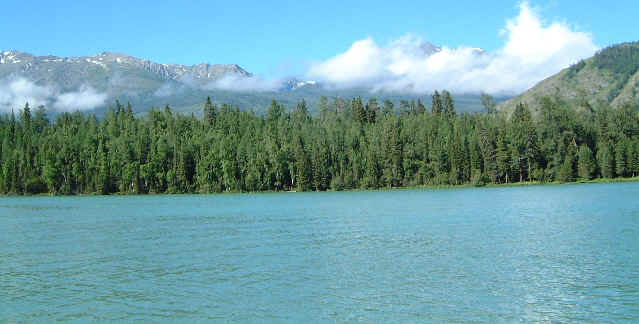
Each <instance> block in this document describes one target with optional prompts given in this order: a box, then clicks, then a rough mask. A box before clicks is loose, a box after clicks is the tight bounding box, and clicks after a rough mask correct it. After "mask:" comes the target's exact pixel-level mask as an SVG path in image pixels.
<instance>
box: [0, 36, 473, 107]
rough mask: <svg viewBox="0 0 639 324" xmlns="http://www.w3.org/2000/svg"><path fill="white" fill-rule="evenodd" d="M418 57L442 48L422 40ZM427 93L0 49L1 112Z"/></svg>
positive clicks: (466, 100)
mask: <svg viewBox="0 0 639 324" xmlns="http://www.w3.org/2000/svg"><path fill="white" fill-rule="evenodd" d="M421 50H422V51H423V55H432V54H434V53H438V52H439V51H441V48H440V47H438V46H435V45H433V44H430V43H423V44H422V46H421ZM429 95H430V94H429V93H427V92H421V93H414V92H410V91H387V90H384V89H382V90H378V91H372V89H371V88H370V87H366V86H353V87H335V86H332V85H330V84H325V83H320V82H316V81H313V80H301V79H298V78H264V77H261V76H255V75H253V74H252V73H250V72H248V71H246V70H244V69H243V68H242V67H240V66H239V65H237V64H207V63H202V64H197V65H191V66H187V65H178V64H161V63H156V62H152V61H149V60H145V59H140V58H136V57H132V56H129V55H126V54H120V53H108V52H105V53H101V54H98V55H95V56H83V57H58V56H52V55H48V56H35V55H32V54H29V53H24V52H20V51H16V50H11V51H0V110H3V111H8V110H10V109H20V108H22V107H23V106H24V104H25V103H26V102H28V103H29V104H30V105H31V106H40V105H43V106H45V107H47V109H49V110H52V111H54V112H59V111H76V110H80V111H91V112H94V113H97V114H98V115H99V114H101V113H102V112H104V111H105V109H106V108H107V107H108V106H109V105H112V104H113V103H114V102H115V100H119V101H120V102H123V103H125V102H130V103H131V104H132V106H133V108H134V111H135V112H137V113H141V112H145V111H147V110H148V109H149V108H151V107H163V106H164V105H167V104H168V105H170V106H171V107H172V108H173V109H174V110H176V111H180V112H185V113H191V112H192V113H196V114H199V113H200V112H201V107H202V104H203V102H204V98H206V97H207V96H210V97H211V98H212V99H213V100H214V101H215V102H218V103H228V104H232V105H237V106H240V107H241V108H243V109H254V110H258V111H259V110H261V109H263V108H265V107H267V106H268V105H269V104H270V102H271V101H272V100H277V101H279V102H281V103H283V104H285V105H287V106H293V105H295V104H296V103H297V102H298V101H300V100H302V99H304V100H307V101H308V102H309V103H310V105H311V107H313V106H315V104H316V103H317V102H318V101H319V99H320V97H322V96H326V97H329V98H331V97H342V98H351V97H358V96H361V97H363V98H364V99H368V98H371V97H377V98H384V99H389V100H394V101H399V100H413V99H417V98H423V99H425V101H426V102H429V98H428V97H429ZM456 99H457V101H458V106H459V109H460V111H479V110H481V109H482V107H481V105H480V102H479V96H478V95H459V96H456Z"/></svg>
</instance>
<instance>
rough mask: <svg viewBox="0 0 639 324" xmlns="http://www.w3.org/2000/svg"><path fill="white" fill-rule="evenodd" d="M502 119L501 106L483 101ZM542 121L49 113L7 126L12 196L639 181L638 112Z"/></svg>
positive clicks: (552, 105) (345, 107)
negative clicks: (497, 109)
mask: <svg viewBox="0 0 639 324" xmlns="http://www.w3.org/2000/svg"><path fill="white" fill-rule="evenodd" d="M485 102H486V103H488V104H489V105H491V107H489V108H492V107H494V101H491V100H490V98H485ZM541 103H542V105H541V108H540V110H539V113H538V114H536V115H534V116H533V114H531V112H530V110H529V109H528V107H527V106H525V105H518V106H517V107H516V109H515V110H514V111H513V112H512V113H511V114H501V113H496V112H494V110H493V109H490V111H491V112H490V113H474V114H469V113H462V114H458V113H457V111H456V108H455V103H454V100H453V98H452V97H451V95H450V93H448V92H446V91H444V92H442V93H437V92H436V93H435V95H433V98H432V102H431V103H428V105H427V104H425V103H423V102H422V101H412V102H409V101H402V102H400V104H399V105H398V106H395V105H394V104H393V103H392V102H391V101H387V100H380V101H378V100H376V99H370V100H367V101H364V100H362V99H361V98H354V99H352V100H343V99H339V98H334V99H327V98H322V100H320V102H319V104H318V107H317V111H319V112H318V113H317V114H315V115H311V114H310V113H309V110H310V109H309V107H308V105H307V104H306V102H305V101H300V102H299V103H298V104H297V105H296V106H295V107H292V108H288V107H285V106H283V105H281V104H279V103H277V102H275V101H273V102H272V104H271V105H270V107H269V108H268V111H267V112H266V113H265V114H257V113H254V112H249V111H241V110H240V109H239V108H237V107H232V106H229V105H222V106H220V107H218V106H217V105H215V104H213V103H211V101H210V99H207V101H206V104H205V105H204V111H203V118H201V119H198V118H195V117H194V116H186V115H182V114H176V113H174V112H172V110H171V108H170V107H168V106H167V107H165V108H164V109H152V110H151V111H150V113H149V114H148V115H146V116H143V117H135V116H134V115H133V112H132V109H131V106H130V105H127V106H124V105H121V104H120V103H117V102H116V104H115V107H113V108H112V109H110V110H109V111H108V112H107V114H106V116H105V118H104V119H103V120H98V119H97V118H96V117H95V116H92V115H87V114H83V113H62V114H59V115H57V116H56V118H55V120H49V119H48V117H47V113H46V110H45V109H44V108H43V107H39V108H37V109H35V110H32V109H31V108H30V107H29V106H28V105H27V106H25V107H24V109H22V110H20V111H16V112H14V113H9V114H4V115H2V116H0V143H1V146H0V165H1V170H0V192H1V193H4V194H28V193H52V194H85V193H99V194H111V193H122V194H133V193H209V192H225V191H262V190H298V191H306V190H343V189H356V188H395V187H404V186H416V185H444V184H450V185H461V184H474V185H483V184H486V183H511V182H521V181H529V180H534V181H540V182H544V181H561V182H570V181H576V180H579V179H593V178H598V177H603V178H614V177H630V176H635V175H637V173H639V119H638V115H637V112H636V110H635V109H634V108H632V107H631V106H629V105H625V106H622V107H619V108H616V109H612V108H610V107H609V106H608V105H600V106H595V107H592V109H591V110H589V111H587V112H585V113H583V112H579V113H578V112H577V111H576V110H575V109H572V107H571V106H570V105H568V104H566V103H565V102H562V101H561V100H559V99H557V98H552V97H546V98H543V99H542V100H541Z"/></svg>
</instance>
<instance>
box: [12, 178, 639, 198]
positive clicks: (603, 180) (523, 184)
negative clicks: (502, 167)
mask: <svg viewBox="0 0 639 324" xmlns="http://www.w3.org/2000/svg"><path fill="white" fill-rule="evenodd" d="M627 182H639V176H636V177H631V178H614V179H606V178H597V179H593V180H580V181H575V182H559V181H552V182H541V181H524V182H512V183H489V184H485V185H480V186H477V185H473V184H469V183H468V184H461V185H415V186H404V187H393V188H375V189H362V188H359V189H345V190H326V191H313V190H311V191H295V190H291V191H275V190H262V191H226V192H211V193H200V192H188V193H146V194H136V193H124V194H123V193H114V194H110V195H100V194H91V193H81V194H70V195H53V194H50V193H42V194H24V195H18V194H3V195H0V198H14V197H25V198H26V197H134V196H183V195H202V196H204V195H226V194H274V193H278V194H291V193H321V192H325V193H334V192H366V191H401V190H419V189H422V190H450V189H471V188H508V187H528V186H562V185H579V184H608V183H627Z"/></svg>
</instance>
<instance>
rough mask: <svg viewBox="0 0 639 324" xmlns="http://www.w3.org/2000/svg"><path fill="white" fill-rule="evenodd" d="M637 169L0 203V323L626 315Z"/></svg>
mask: <svg viewBox="0 0 639 324" xmlns="http://www.w3.org/2000/svg"><path fill="white" fill-rule="evenodd" d="M636 197H639V184H634V183H629V184H602V185H567V186H537V187H516V188H515V187H513V188H483V189H456V190H439V191H433V190H401V191H390V192H384V191H379V192H347V193H297V194H238V195H201V196H138V197H117V196H114V197H55V198H49V197H32V198H25V197H16V198H1V201H0V233H3V234H2V235H0V260H1V261H0V322H24V321H43V322H51V321H57V320H60V321H79V322H86V321H135V320H141V321H152V322H163V321H167V322H169V321H180V322H193V321H214V320H220V321H230V322H298V323H299V322H301V323H305V322H367V323H369V322H423V321H435V322H451V321H464V322H465V321H474V322H488V323H492V322H511V321H523V322H551V321H552V322H555V321H556V322H584V321H592V322H602V321H611V322H624V321H639V255H638V252H637V251H638V250H639V200H637V199H636Z"/></svg>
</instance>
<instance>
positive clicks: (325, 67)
mask: <svg viewBox="0 0 639 324" xmlns="http://www.w3.org/2000/svg"><path fill="white" fill-rule="evenodd" d="M500 34H501V35H502V36H503V37H504V38H505V43H504V45H503V46H502V47H501V48H500V49H498V50H497V51H495V52H493V53H488V52H485V51H483V50H480V49H477V48H472V47H463V46H462V47H458V48H448V47H443V48H441V49H439V50H438V51H431V52H426V51H425V50H424V46H425V44H427V43H425V42H424V40H423V39H421V38H419V37H415V36H411V35H408V36H405V37H402V38H400V39H398V40H395V41H393V42H391V43H389V44H387V45H386V46H380V45H379V44H378V43H377V42H375V40H374V39H372V38H366V39H363V40H359V41H356V42H355V43H353V44H352V46H351V47H350V48H349V49H348V50H347V51H346V52H344V53H341V54H338V55H336V56H334V57H332V58H330V59H328V60H326V61H323V62H319V63H316V64H313V65H312V66H311V68H310V70H309V71H308V73H307V77H308V78H312V79H317V80H319V81H323V82H325V83H328V84H331V85H333V86H336V87H354V86H365V87H371V88H372V89H373V90H387V91H404V92H416V93H422V92H430V91H433V90H436V89H448V90H451V91H454V92H458V93H479V92H487V93H491V94H517V93H521V92H523V91H526V90H528V89H529V88H531V87H532V86H534V85H535V84H536V83H537V82H539V81H541V80H543V79H545V78H547V77H549V76H551V75H553V74H555V73H557V72H559V71H560V70H561V69H563V68H566V67H568V66H570V64H573V63H576V62H578V61H579V60H580V59H583V58H586V57H589V56H591V55H593V54H594V53H595V52H596V51H597V50H598V47H597V46H596V45H595V44H594V42H593V38H592V36H591V35H590V34H588V33H584V32H579V31H576V30H574V29H573V28H572V27H571V26H569V25H568V24H566V23H565V22H552V23H549V24H548V23H545V22H544V21H543V20H542V18H541V17H540V16H539V14H538V13H537V12H536V11H535V10H534V9H533V8H531V7H530V5H529V4H528V2H522V3H521V4H520V5H519V15H518V16H517V17H515V18H513V19H509V20H507V22H506V26H505V27H504V29H502V30H501V31H500Z"/></svg>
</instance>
